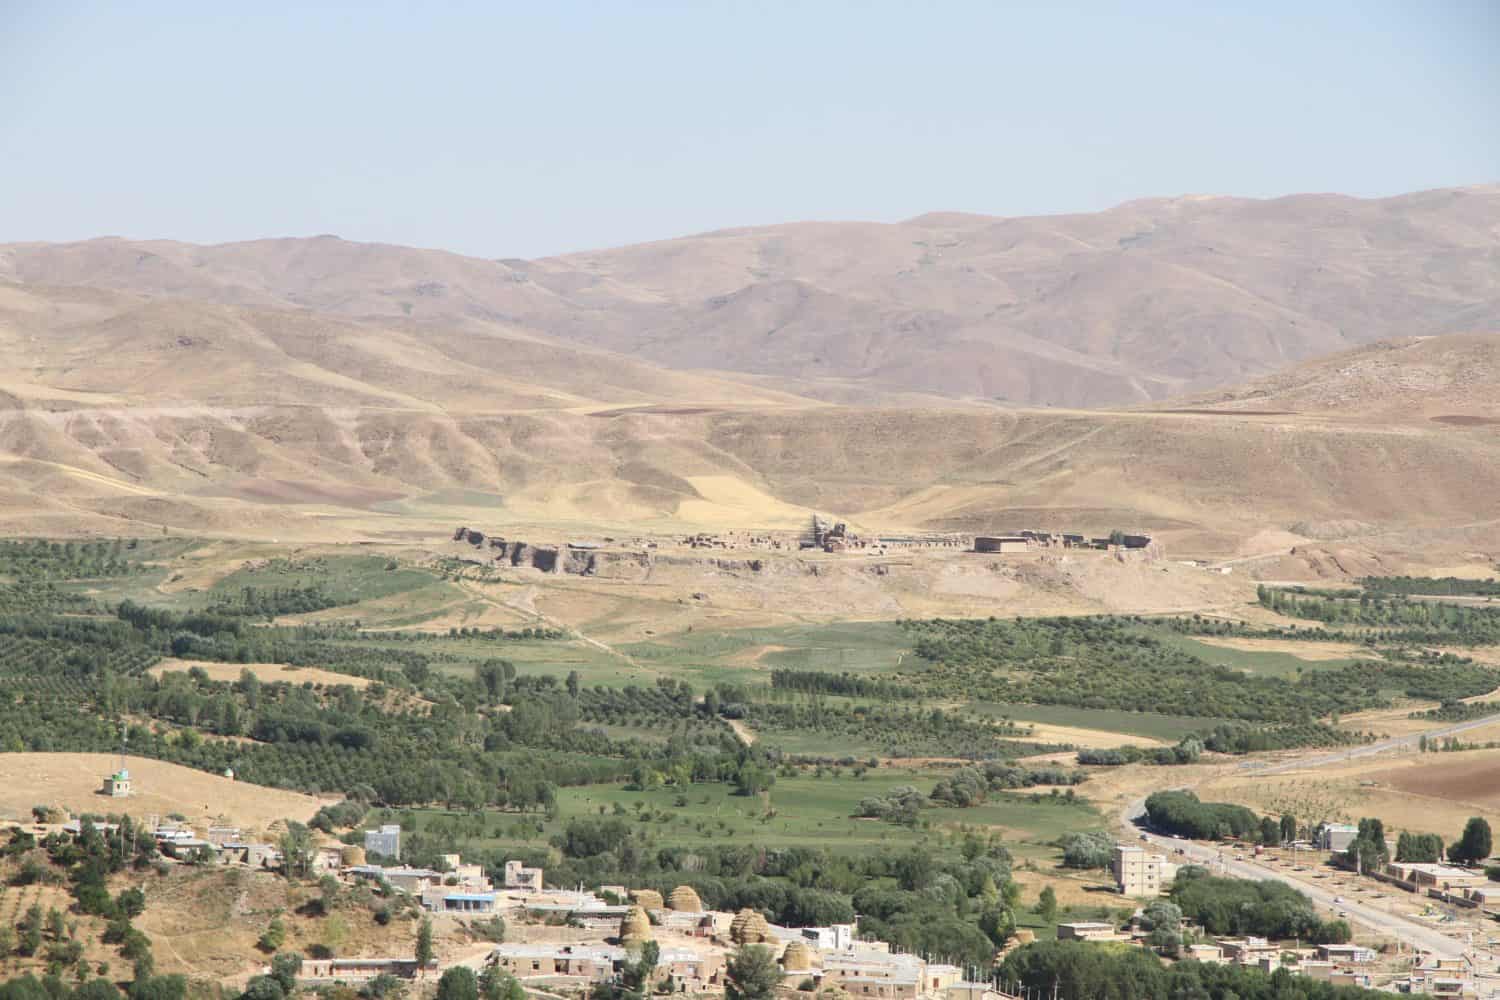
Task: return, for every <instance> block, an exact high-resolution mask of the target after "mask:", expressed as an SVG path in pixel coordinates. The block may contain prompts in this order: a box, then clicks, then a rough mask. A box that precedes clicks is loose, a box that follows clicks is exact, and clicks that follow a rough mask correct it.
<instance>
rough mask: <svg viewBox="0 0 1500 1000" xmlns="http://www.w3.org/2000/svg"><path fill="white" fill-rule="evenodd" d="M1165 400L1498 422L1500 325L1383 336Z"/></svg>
mask: <svg viewBox="0 0 1500 1000" xmlns="http://www.w3.org/2000/svg"><path fill="white" fill-rule="evenodd" d="M1166 406H1167V407H1205V408H1209V409H1214V410H1223V411H1225V412H1241V413H1243V412H1246V411H1251V410H1266V409H1278V410H1289V411H1296V412H1299V413H1320V414H1328V415H1336V416H1339V417H1342V418H1345V419H1350V420H1358V421H1361V422H1370V421H1376V420H1380V421H1405V422H1410V421H1422V420H1430V421H1434V422H1436V423H1440V424H1450V425H1453V426H1466V427H1483V426H1487V425H1489V426H1500V333H1472V334H1454V335H1451V336H1446V337H1406V338H1401V339H1396V340H1384V341H1380V342H1379V343H1375V344H1370V345H1368V346H1366V347H1362V348H1358V349H1356V350H1353V351H1348V352H1345V353H1341V354H1335V355H1333V356H1331V357H1327V358H1321V359H1319V360H1317V361H1313V362H1309V363H1308V364H1305V365H1299V366H1297V367H1295V368H1292V369H1289V370H1287V371H1284V372H1278V373H1277V374H1275V375H1270V376H1267V377H1266V378H1263V379H1257V380H1255V381H1254V382H1250V383H1248V384H1246V385H1243V386H1235V387H1232V388H1228V389H1221V390H1216V391H1213V392H1206V393H1201V394H1199V395H1197V396H1194V397H1190V398H1188V399H1184V400H1176V401H1174V402H1172V403H1170V404H1166Z"/></svg>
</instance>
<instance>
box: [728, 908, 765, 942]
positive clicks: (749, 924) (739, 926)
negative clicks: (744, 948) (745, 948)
mask: <svg viewBox="0 0 1500 1000" xmlns="http://www.w3.org/2000/svg"><path fill="white" fill-rule="evenodd" d="M770 937H771V927H770V925H769V924H767V923H766V918H765V917H763V916H761V915H760V914H759V913H757V912H756V911H754V910H752V909H749V908H748V907H747V908H746V909H743V910H741V911H740V912H738V913H736V914H735V915H734V919H733V920H731V921H730V922H729V940H731V941H733V942H734V943H735V944H760V943H761V942H762V941H768V940H770Z"/></svg>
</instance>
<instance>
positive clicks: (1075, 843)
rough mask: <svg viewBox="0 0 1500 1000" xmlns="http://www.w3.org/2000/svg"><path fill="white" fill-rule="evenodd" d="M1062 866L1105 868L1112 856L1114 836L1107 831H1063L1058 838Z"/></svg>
mask: <svg viewBox="0 0 1500 1000" xmlns="http://www.w3.org/2000/svg"><path fill="white" fill-rule="evenodd" d="M1058 846H1060V847H1061V848H1062V852H1063V867H1064V868H1107V867H1108V866H1109V863H1110V861H1111V860H1112V859H1113V858H1114V852H1115V842H1114V838H1113V837H1111V836H1109V835H1108V834H1107V833H1103V832H1100V831H1095V832H1093V833H1065V834H1063V835H1062V837H1061V838H1060V839H1059V840H1058Z"/></svg>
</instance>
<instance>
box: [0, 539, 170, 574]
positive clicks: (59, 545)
mask: <svg viewBox="0 0 1500 1000" xmlns="http://www.w3.org/2000/svg"><path fill="white" fill-rule="evenodd" d="M155 548H157V546H154V545H153V543H151V542H142V541H140V540H139V539H135V538H128V539H126V538H115V539H109V540H96V541H65V542H52V541H47V540H45V539H39V538H38V539H0V576H5V577H9V578H10V579H12V580H15V581H17V582H18V583H26V584H33V583H43V582H46V581H60V580H96V579H101V578H106V577H119V576H127V575H129V574H131V573H135V572H139V571H140V570H141V568H142V567H141V563H142V561H143V560H145V559H149V558H151V557H152V556H153V555H154V549H155Z"/></svg>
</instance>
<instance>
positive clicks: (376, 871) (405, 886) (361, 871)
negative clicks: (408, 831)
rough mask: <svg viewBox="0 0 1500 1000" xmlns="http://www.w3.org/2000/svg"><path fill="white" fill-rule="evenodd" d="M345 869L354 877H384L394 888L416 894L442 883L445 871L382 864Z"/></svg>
mask: <svg viewBox="0 0 1500 1000" xmlns="http://www.w3.org/2000/svg"><path fill="white" fill-rule="evenodd" d="M344 871H345V872H346V873H347V874H348V875H350V876H351V877H353V878H363V879H368V880H370V881H371V882H379V881H380V880H382V879H384V880H385V881H386V882H387V883H388V884H389V885H390V887H391V888H392V889H395V890H396V891H397V892H404V893H406V894H407V895H408V896H415V895H418V894H419V893H421V892H422V890H424V889H426V888H428V887H429V886H435V885H442V883H443V873H442V872H435V871H433V870H432V869H431V868H382V867H381V866H380V865H350V866H349V867H348V868H346V869H344Z"/></svg>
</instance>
